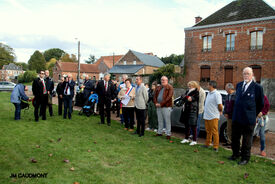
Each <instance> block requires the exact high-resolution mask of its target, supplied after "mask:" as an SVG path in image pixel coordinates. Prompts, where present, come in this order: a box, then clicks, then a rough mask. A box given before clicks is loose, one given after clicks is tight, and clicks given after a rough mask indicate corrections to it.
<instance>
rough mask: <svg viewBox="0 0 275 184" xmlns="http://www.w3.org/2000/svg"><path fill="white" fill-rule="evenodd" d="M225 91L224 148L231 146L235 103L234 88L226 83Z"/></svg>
mask: <svg viewBox="0 0 275 184" xmlns="http://www.w3.org/2000/svg"><path fill="white" fill-rule="evenodd" d="M225 90H226V91H227V93H228V95H227V96H226V99H225V104H224V110H223V112H224V116H225V117H226V119H227V132H226V133H227V142H226V144H225V146H229V145H231V142H232V114H233V107H234V103H235V96H236V92H235V90H234V86H233V84H232V83H228V84H226V85H225Z"/></svg>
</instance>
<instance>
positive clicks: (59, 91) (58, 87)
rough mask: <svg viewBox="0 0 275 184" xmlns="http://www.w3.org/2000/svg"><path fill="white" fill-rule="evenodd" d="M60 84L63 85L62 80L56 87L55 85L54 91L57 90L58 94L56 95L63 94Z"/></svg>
mask: <svg viewBox="0 0 275 184" xmlns="http://www.w3.org/2000/svg"><path fill="white" fill-rule="evenodd" d="M62 85H63V82H59V83H58V84H57V87H56V92H57V94H58V96H59V95H63V92H64V91H62V89H63V88H62Z"/></svg>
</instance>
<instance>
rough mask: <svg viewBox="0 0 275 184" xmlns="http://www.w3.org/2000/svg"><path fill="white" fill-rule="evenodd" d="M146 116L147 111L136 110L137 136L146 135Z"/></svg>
mask: <svg viewBox="0 0 275 184" xmlns="http://www.w3.org/2000/svg"><path fill="white" fill-rule="evenodd" d="M145 114H146V109H137V108H136V118H137V134H139V135H144V130H145V118H146V117H145Z"/></svg>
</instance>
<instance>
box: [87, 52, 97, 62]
mask: <svg viewBox="0 0 275 184" xmlns="http://www.w3.org/2000/svg"><path fill="white" fill-rule="evenodd" d="M95 60H96V59H95V56H94V55H92V54H90V56H89V58H88V60H85V63H87V64H94V62H95Z"/></svg>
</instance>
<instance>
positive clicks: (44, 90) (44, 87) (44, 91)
mask: <svg viewBox="0 0 275 184" xmlns="http://www.w3.org/2000/svg"><path fill="white" fill-rule="evenodd" d="M42 84H43V94H46V93H47V90H46V86H45V83H44V80H42Z"/></svg>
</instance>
